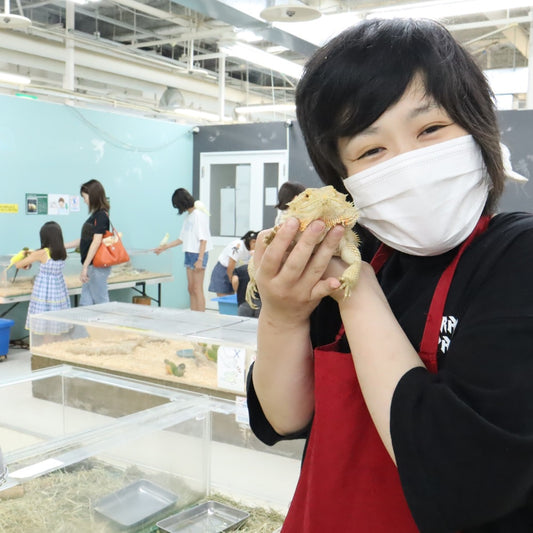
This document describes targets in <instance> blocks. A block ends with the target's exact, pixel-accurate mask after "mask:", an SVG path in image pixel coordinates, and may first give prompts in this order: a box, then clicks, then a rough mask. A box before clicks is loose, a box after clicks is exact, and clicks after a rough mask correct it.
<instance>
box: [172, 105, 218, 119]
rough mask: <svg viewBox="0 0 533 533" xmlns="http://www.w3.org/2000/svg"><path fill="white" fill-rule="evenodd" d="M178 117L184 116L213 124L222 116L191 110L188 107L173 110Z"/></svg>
mask: <svg viewBox="0 0 533 533" xmlns="http://www.w3.org/2000/svg"><path fill="white" fill-rule="evenodd" d="M172 112H173V113H176V114H177V115H183V116H184V117H191V118H199V119H202V120H209V121H211V122H218V121H219V120H220V116H219V115H217V114H215V113H208V112H207V111H201V110H200V109H191V108H188V107H177V108H176V109H173V110H172Z"/></svg>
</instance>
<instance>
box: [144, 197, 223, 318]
mask: <svg viewBox="0 0 533 533" xmlns="http://www.w3.org/2000/svg"><path fill="white" fill-rule="evenodd" d="M172 207H175V208H176V209H177V210H178V214H179V215H182V214H183V213H187V216H186V218H185V221H184V222H183V226H182V227H181V232H180V236H179V238H177V239H176V240H174V241H171V242H169V243H166V244H163V245H159V246H158V247H157V248H155V250H154V252H155V253H156V254H157V255H159V254H160V253H161V252H164V251H165V250H168V249H169V248H174V247H175V246H179V245H180V244H183V250H184V252H185V268H186V270H187V290H188V292H189V297H190V307H191V310H192V311H205V295H204V277H205V267H206V266H207V260H208V259H209V251H210V250H211V249H212V244H211V232H210V230H209V214H208V213H207V210H206V209H205V207H204V206H203V204H202V203H201V202H199V201H198V200H196V201H195V200H194V197H193V196H192V194H191V193H190V192H189V191H188V190H187V189H184V188H179V189H176V190H175V191H174V193H173V194H172Z"/></svg>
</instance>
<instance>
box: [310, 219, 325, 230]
mask: <svg viewBox="0 0 533 533" xmlns="http://www.w3.org/2000/svg"><path fill="white" fill-rule="evenodd" d="M325 227H326V225H325V224H324V222H323V221H322V220H314V221H313V222H311V231H313V232H314V233H322V232H323V231H324V228H325Z"/></svg>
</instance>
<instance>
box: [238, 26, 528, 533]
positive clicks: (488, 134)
mask: <svg viewBox="0 0 533 533" xmlns="http://www.w3.org/2000/svg"><path fill="white" fill-rule="evenodd" d="M296 105H297V115H298V119H299V124H300V126H301V128H302V132H303V135H304V138H305V141H306V145H307V149H308V152H309V154H310V157H311V159H312V161H313V164H314V166H315V168H316V170H317V172H318V174H319V175H320V178H321V179H322V181H323V182H324V183H325V184H329V185H333V186H334V187H336V188H337V189H338V190H339V191H342V192H345V193H348V194H349V195H350V196H351V198H353V200H354V202H355V205H356V206H357V207H358V208H359V211H360V219H359V223H360V225H361V227H363V228H365V229H366V230H368V233H369V235H371V237H367V238H365V241H364V242H363V245H362V255H363V259H364V262H363V264H362V268H361V274H360V278H359V281H358V283H357V285H356V287H355V288H354V289H353V290H352V293H351V295H350V296H349V297H347V298H344V294H343V292H342V291H339V290H338V288H339V286H340V283H339V281H338V277H339V276H340V275H341V273H342V272H343V270H344V268H345V265H343V264H342V262H341V261H340V260H339V259H338V258H337V257H334V256H333V253H334V251H335V248H336V246H337V243H338V242H339V240H340V237H341V235H342V233H343V231H344V230H343V228H341V227H334V228H333V229H331V230H330V231H329V232H328V233H327V235H326V236H325V238H324V239H323V240H322V238H323V237H324V235H323V232H324V223H323V222H321V221H319V220H317V221H314V222H313V223H312V224H310V225H309V227H308V228H307V229H306V230H305V231H304V232H303V234H302V235H301V237H300V238H299V240H298V241H297V243H296V244H293V241H294V239H295V236H296V234H297V232H298V223H297V220H296V219H292V218H291V219H288V220H287V221H286V222H285V223H284V224H283V225H282V226H281V228H280V229H279V231H278V232H277V234H276V236H275V237H274V239H273V241H272V242H271V243H270V245H269V246H268V247H266V246H265V244H264V243H263V239H262V238H261V235H260V236H259V238H258V240H257V246H256V251H255V255H254V263H255V265H256V270H257V272H256V280H257V285H258V288H259V292H260V294H261V301H262V309H261V314H260V315H259V323H258V346H257V359H256V361H255V364H254V366H253V367H252V369H251V372H250V373H249V381H248V408H249V412H250V423H251V426H252V428H253V430H254V432H255V433H256V435H257V436H258V437H259V438H260V439H261V440H262V441H263V442H266V443H268V444H274V443H275V442H277V441H279V440H282V439H291V438H292V439H293V438H302V437H304V438H306V439H307V446H306V453H305V457H304V460H303V464H302V470H301V474H300V479H299V482H298V486H297V488H296V492H295V495H294V498H293V500H292V503H291V507H290V510H289V513H288V516H287V519H286V521H285V524H284V526H283V529H282V531H283V533H292V532H297V533H309V532H312V533H314V532H321V533H322V532H324V531H342V532H348V531H353V532H372V533H390V532H392V531H394V532H395V533H411V532H416V531H421V532H423V533H449V532H450V533H451V532H457V531H461V532H463V533H510V532H513V533H526V532H531V531H533V283H532V281H531V268H530V265H531V263H532V262H533V217H532V216H531V215H530V214H524V213H498V212H497V208H496V206H497V202H498V199H499V197H500V195H501V193H502V191H503V188H504V184H505V180H506V179H507V178H509V177H511V176H513V173H512V172H511V171H510V169H509V162H508V161H505V157H502V149H501V146H500V135H499V129H498V124H497V120H496V113H495V107H494V99H493V95H492V93H491V90H490V88H489V85H488V83H487V80H486V79H485V77H484V75H483V73H482V72H481V70H480V69H479V68H478V66H477V65H476V64H475V62H474V60H473V59H472V57H471V56H470V55H469V54H468V53H467V52H466V51H465V50H464V49H463V48H462V47H461V46H460V45H459V44H458V43H457V42H456V41H455V40H454V39H453V38H452V36H451V35H450V33H449V32H448V31H447V30H446V29H445V28H444V27H443V26H441V25H440V24H438V23H436V22H433V21H428V20H403V19H402V20H400V19H394V20H369V21H365V22H362V23H361V24H359V25H357V26H355V27H353V28H350V29H348V30H346V31H344V32H343V33H342V34H340V35H339V36H338V37H336V38H334V39H333V40H331V41H330V42H329V43H327V44H326V45H325V46H324V47H322V48H320V49H319V50H318V51H317V52H316V53H315V54H314V55H313V57H312V58H311V59H310V60H309V62H308V63H307V65H306V68H305V71H304V74H303V77H302V79H301V80H300V82H299V84H298V87H297V91H296Z"/></svg>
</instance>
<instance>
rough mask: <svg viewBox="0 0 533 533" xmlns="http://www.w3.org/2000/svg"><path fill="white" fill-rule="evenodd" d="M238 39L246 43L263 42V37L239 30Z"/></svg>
mask: <svg viewBox="0 0 533 533" xmlns="http://www.w3.org/2000/svg"><path fill="white" fill-rule="evenodd" d="M237 39H239V40H240V41H244V42H245V43H258V42H259V41H262V40H263V37H261V36H260V35H257V34H256V33H254V32H253V31H251V30H238V31H237Z"/></svg>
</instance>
